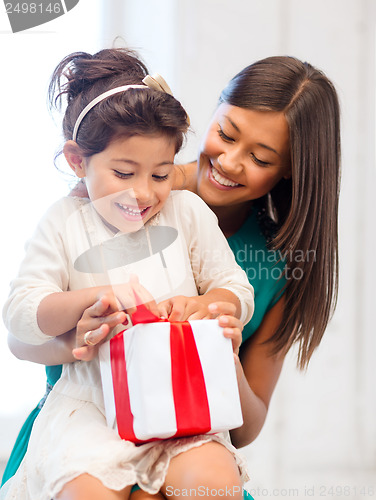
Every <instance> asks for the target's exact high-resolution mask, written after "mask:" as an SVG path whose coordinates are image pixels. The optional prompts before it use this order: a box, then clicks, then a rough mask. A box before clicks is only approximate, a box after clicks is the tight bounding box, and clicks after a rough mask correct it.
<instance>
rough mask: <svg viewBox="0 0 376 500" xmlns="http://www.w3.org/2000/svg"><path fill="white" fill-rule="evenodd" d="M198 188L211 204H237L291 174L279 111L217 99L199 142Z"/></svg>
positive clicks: (283, 120) (286, 135)
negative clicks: (221, 102)
mask: <svg viewBox="0 0 376 500" xmlns="http://www.w3.org/2000/svg"><path fill="white" fill-rule="evenodd" d="M198 166H199V169H198V181H197V191H198V194H199V195H200V196H201V198H202V199H203V200H204V201H205V202H206V203H207V204H208V205H211V206H229V205H237V204H241V203H244V202H248V201H250V200H255V199H257V198H260V197H261V196H263V195H265V194H266V193H268V192H269V191H270V190H271V189H272V188H273V187H274V186H275V185H276V184H277V183H278V182H279V181H280V180H281V179H282V178H288V177H291V169H290V153H289V131H288V125H287V121H286V118H285V116H284V114H283V113H282V112H275V111H255V110H251V109H244V108H238V107H236V106H231V105H229V104H226V103H223V104H221V105H220V106H219V107H218V109H217V111H216V113H215V114H214V117H213V119H212V121H211V123H210V125H209V128H208V130H207V132H206V134H205V136H204V139H203V141H202V144H201V147H200V155H199V159H198Z"/></svg>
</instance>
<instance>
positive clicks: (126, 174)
mask: <svg viewBox="0 0 376 500" xmlns="http://www.w3.org/2000/svg"><path fill="white" fill-rule="evenodd" d="M114 173H115V175H116V176H117V177H120V179H129V177H131V176H132V175H133V174H132V173H131V172H119V170H114Z"/></svg>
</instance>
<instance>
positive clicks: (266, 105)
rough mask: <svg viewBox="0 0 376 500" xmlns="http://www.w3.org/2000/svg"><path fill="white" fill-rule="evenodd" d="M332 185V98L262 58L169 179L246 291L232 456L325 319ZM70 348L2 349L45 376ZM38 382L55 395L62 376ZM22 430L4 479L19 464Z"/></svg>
mask: <svg viewBox="0 0 376 500" xmlns="http://www.w3.org/2000/svg"><path fill="white" fill-rule="evenodd" d="M339 179H340V123H339V105H338V98H337V95H336V91H335V89H334V87H333V85H332V83H331V82H330V81H329V80H328V79H327V77H326V76H325V75H324V74H323V73H321V72H320V71H318V70H317V69H315V68H313V67H312V66H311V65H309V64H307V63H303V62H301V61H299V60H297V59H295V58H291V57H270V58H266V59H263V60H261V61H258V62H256V63H254V64H253V65H251V66H248V67H246V68H245V69H244V70H243V71H241V72H240V73H239V74H238V75H236V76H235V77H234V78H233V79H232V80H231V81H230V82H229V84H228V85H227V87H226V88H225V89H224V90H223V92H222V94H221V96H220V100H219V106H218V108H217V111H216V112H215V114H214V117H213V119H212V121H211V123H210V125H209V128H208V130H207V132H206V134H205V137H204V139H203V141H202V145H201V147H200V152H199V157H198V161H197V163H196V162H194V163H191V164H189V165H184V166H182V167H181V168H179V169H178V170H177V176H176V188H185V189H190V190H192V191H194V192H196V193H197V194H198V195H199V196H201V198H202V199H203V200H204V201H205V202H206V203H207V204H208V205H209V207H210V208H211V209H212V210H213V211H214V212H215V213H216V215H217V217H218V220H219V225H220V227H221V229H222V231H223V232H224V234H225V235H226V237H227V238H228V241H229V244H230V246H231V248H232V250H233V252H234V254H235V257H236V259H237V261H238V263H239V264H240V265H241V266H242V267H243V269H245V271H246V272H247V274H248V277H249V279H250V281H251V283H252V285H253V287H254V289H255V314H254V316H253V318H252V320H251V322H250V323H249V324H248V325H246V326H245V328H244V330H243V343H242V347H241V351H240V361H239V360H237V363H236V365H237V373H238V380H239V388H240V396H241V402H242V409H243V417H244V424H243V426H242V427H240V428H239V429H235V430H234V431H232V433H231V438H232V441H233V443H234V445H235V446H237V447H242V446H245V445H247V444H249V443H251V442H252V441H253V440H254V439H255V438H256V436H257V435H258V433H259V432H260V430H261V428H262V426H263V424H264V422H265V418H266V414H267V410H268V405H269V402H270V399H271V396H272V393H273V390H274V388H275V385H276V383H277V380H278V378H279V375H280V372H281V369H282V364H283V359H284V356H285V354H286V352H287V351H288V350H289V348H290V347H291V346H292V345H293V344H294V343H298V345H299V354H298V364H299V366H300V367H301V368H304V367H306V366H307V364H308V362H309V359H310V358H311V356H312V354H313V352H314V350H315V348H316V347H317V346H318V345H319V343H320V341H321V338H322V336H323V333H324V331H325V328H326V326H327V323H328V321H329V319H330V316H331V314H332V312H333V310H334V307H335V304H336V298H337V280H338V234H337V220H338V195H339ZM234 326H235V325H234ZM72 339H73V340H72ZM65 340H66V342H65ZM98 340H99V339H98ZM73 342H74V333H70V334H66V339H64V338H58V339H56V346H52V345H46V346H43V347H34V346H24V345H20V344H18V343H17V342H16V341H15V340H14V339H13V338H12V337H11V336H10V338H9V345H10V348H11V350H12V352H13V353H14V354H15V355H16V356H18V357H21V358H22V359H29V360H31V361H36V362H39V363H43V364H47V365H56V364H58V363H61V362H66V361H68V360H70V359H72V354H71V350H72V347H71V346H72V343H73ZM78 345H83V342H82V341H81V340H80V339H79V340H78ZM51 370H54V371H55V373H52V371H51ZM47 372H48V374H49V375H50V377H51V374H52V378H50V379H49V382H50V383H54V381H56V378H57V377H58V376H59V369H58V368H57V367H53V368H52V369H50V368H48V367H47ZM36 412H37V410H36ZM36 412H35V413H36ZM33 418H34V416H33V417H31V420H33ZM30 424H32V422H30V421H29V422H28V423H27V427H26V429H24V432H23V434H21V437H20V438H19V439H20V440H21V441H20V442H18V444H19V445H20V446H19V448H18V449H17V446H16V449H15V451H14V452H13V455H12V457H11V460H10V462H9V464H8V468H7V470H6V472H5V475H4V479H7V478H8V477H10V476H11V475H12V474H13V473H14V470H15V468H17V466H18V464H17V462H18V461H19V460H20V459H21V458H22V456H23V453H24V443H23V442H22V440H24V441H26V443H27V440H28V435H29V432H30ZM176 458H177V459H178V457H176ZM136 494H137V493H136Z"/></svg>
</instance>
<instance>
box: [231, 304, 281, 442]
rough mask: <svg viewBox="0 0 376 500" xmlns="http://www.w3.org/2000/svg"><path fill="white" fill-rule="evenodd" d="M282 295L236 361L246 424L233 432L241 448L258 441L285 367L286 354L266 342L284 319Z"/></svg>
mask: <svg viewBox="0 0 376 500" xmlns="http://www.w3.org/2000/svg"><path fill="white" fill-rule="evenodd" d="M283 309H284V298H283V297H282V298H281V299H280V300H279V301H278V302H277V303H276V304H275V305H274V306H273V307H272V308H271V309H270V311H268V312H267V314H266V315H265V316H264V319H263V321H262V323H261V325H260V327H259V328H258V330H257V331H256V332H255V333H254V335H253V336H252V337H251V338H250V339H249V340H248V341H246V342H245V343H244V345H243V346H242V349H241V361H240V362H239V361H237V362H236V370H237V376H238V384H239V393H240V400H241V405H242V411H243V419H244V423H243V425H242V426H241V427H239V428H238V429H234V430H232V431H231V439H232V442H233V444H234V446H236V447H237V448H240V447H243V446H246V445H247V444H249V443H251V442H252V441H254V439H255V438H256V437H257V435H258V434H259V432H260V431H261V429H262V427H263V425H264V422H265V419H266V415H267V412H268V407H269V403H270V399H271V397H272V394H273V391H274V388H275V386H276V384H277V381H278V378H279V375H280V373H281V370H282V365H283V360H284V354H283V353H279V354H278V355H271V344H269V343H266V344H265V341H266V340H268V339H269V338H270V337H271V336H272V335H273V334H274V332H275V331H276V329H277V328H278V326H279V325H280V323H281V321H282V315H283Z"/></svg>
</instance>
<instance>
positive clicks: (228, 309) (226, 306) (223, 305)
mask: <svg viewBox="0 0 376 500" xmlns="http://www.w3.org/2000/svg"><path fill="white" fill-rule="evenodd" d="M208 311H209V312H210V313H211V314H212V316H213V317H217V316H219V315H220V314H229V315H232V316H233V315H234V314H235V313H236V306H235V304H232V303H231V302H212V303H211V304H209V305H208Z"/></svg>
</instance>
